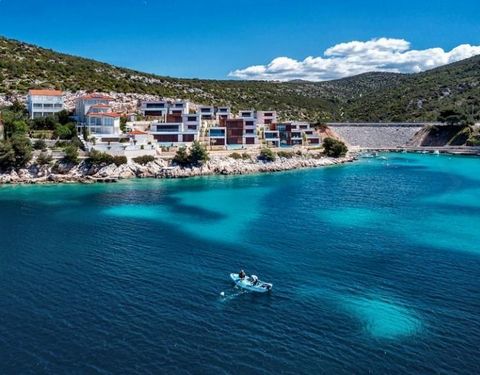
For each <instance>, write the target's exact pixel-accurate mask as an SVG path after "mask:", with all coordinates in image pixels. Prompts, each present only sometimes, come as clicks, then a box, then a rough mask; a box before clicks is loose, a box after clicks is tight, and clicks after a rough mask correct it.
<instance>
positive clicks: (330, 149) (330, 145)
mask: <svg viewBox="0 0 480 375" xmlns="http://www.w3.org/2000/svg"><path fill="white" fill-rule="evenodd" d="M323 149H324V153H325V155H327V156H330V157H333V158H338V157H340V156H345V155H346V154H347V151H348V148H347V146H346V145H345V143H343V142H342V141H339V140H337V139H334V138H330V137H328V138H325V139H324V140H323Z"/></svg>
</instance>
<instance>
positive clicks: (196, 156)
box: [188, 141, 209, 165]
mask: <svg viewBox="0 0 480 375" xmlns="http://www.w3.org/2000/svg"><path fill="white" fill-rule="evenodd" d="M188 159H189V162H190V164H194V165H199V164H203V163H205V162H207V161H208V159H209V156H208V151H207V149H206V147H205V146H204V145H203V144H201V143H200V142H198V141H193V143H192V147H190V155H189V158H188Z"/></svg>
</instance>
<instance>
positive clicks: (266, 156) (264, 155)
mask: <svg viewBox="0 0 480 375" xmlns="http://www.w3.org/2000/svg"><path fill="white" fill-rule="evenodd" d="M258 158H259V159H260V160H263V161H268V162H272V161H275V159H276V158H277V156H276V155H275V153H274V152H273V151H272V150H271V149H269V148H266V147H265V148H262V149H261V150H260V155H259V156H258Z"/></svg>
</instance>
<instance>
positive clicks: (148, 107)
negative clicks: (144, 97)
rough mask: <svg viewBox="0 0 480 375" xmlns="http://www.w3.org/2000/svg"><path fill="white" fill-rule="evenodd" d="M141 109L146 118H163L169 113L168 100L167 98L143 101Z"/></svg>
mask: <svg viewBox="0 0 480 375" xmlns="http://www.w3.org/2000/svg"><path fill="white" fill-rule="evenodd" d="M140 111H141V112H142V115H143V116H145V117H146V118H163V117H165V116H166V115H167V113H168V102H166V101H165V100H159V101H147V102H142V103H141V105H140Z"/></svg>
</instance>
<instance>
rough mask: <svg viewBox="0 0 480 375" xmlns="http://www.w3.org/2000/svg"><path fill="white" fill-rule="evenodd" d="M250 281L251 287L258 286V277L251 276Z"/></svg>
mask: <svg viewBox="0 0 480 375" xmlns="http://www.w3.org/2000/svg"><path fill="white" fill-rule="evenodd" d="M250 279H251V280H252V285H257V284H258V277H257V276H255V275H252V276H251V277H250Z"/></svg>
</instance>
